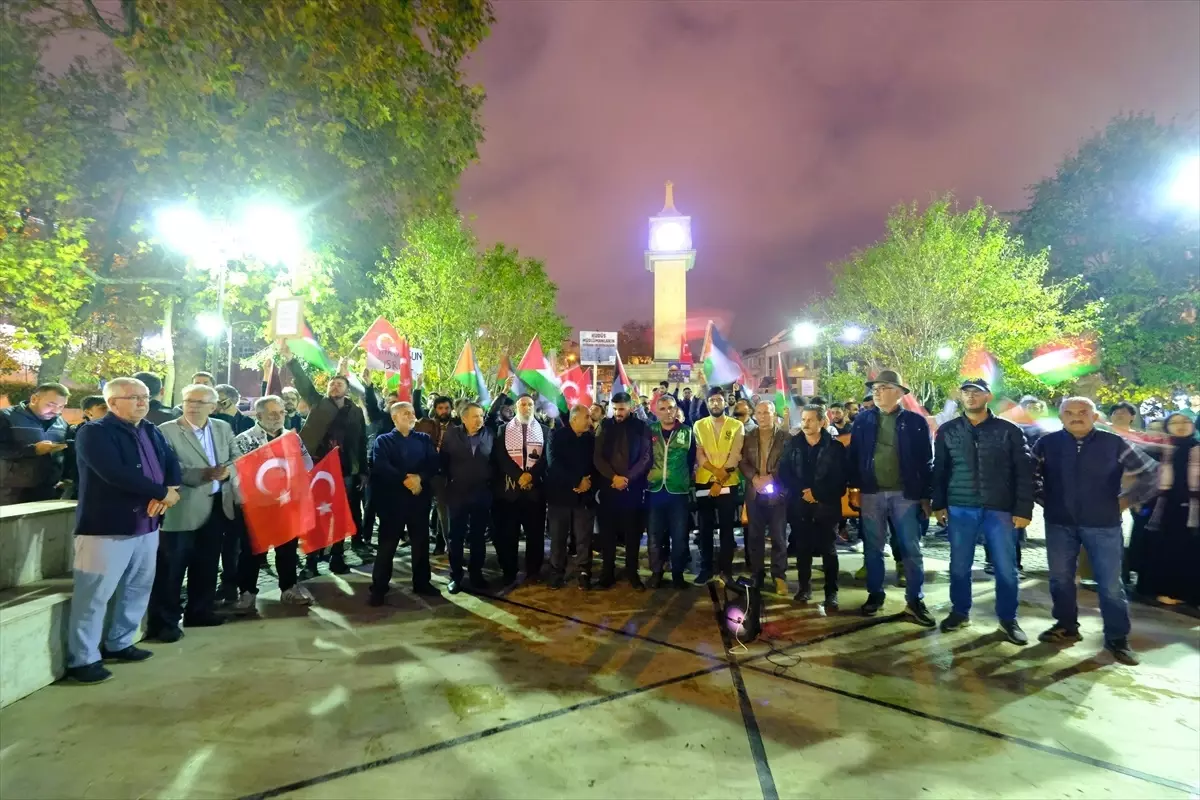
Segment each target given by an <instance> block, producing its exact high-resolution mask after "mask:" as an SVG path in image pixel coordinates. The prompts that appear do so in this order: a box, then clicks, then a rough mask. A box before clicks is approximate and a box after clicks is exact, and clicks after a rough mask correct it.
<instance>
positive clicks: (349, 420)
mask: <svg viewBox="0 0 1200 800" xmlns="http://www.w3.org/2000/svg"><path fill="white" fill-rule="evenodd" d="M280 352H281V353H282V355H283V357H284V358H286V359H287V366H288V369H289V370H290V371H291V373H292V382H293V383H294V384H295V386H296V390H297V391H298V392H300V396H301V397H302V398H303V399H304V402H305V403H307V404H308V408H309V412H308V419H306V420H305V421H304V427H303V428H302V429H301V430H300V439H301V440H302V441H303V442H304V446H305V447H307V448H308V451H309V452H310V453H312V455H313V458H315V459H316V460H318V461H320V460H321V459H323V458H324V457H325V455H326V454H328V453H329V452H330V451H331V450H333V448H335V447H337V448H338V450H339V452H340V453H341V460H342V480H343V481H344V483H345V487H346V497H347V499H348V500H349V502H350V513H351V514H352V515H353V516H354V524H355V526H356V527H357V528H358V534H357V536H359V537H361V536H362V495H363V486H364V485H365V484H366V481H367V472H368V469H367V423H366V420H365V419H364V418H363V413H362V411H361V410H359V408H358V406H356V405H355V404H354V402H353V401H351V400H350V398H349V396H348V392H349V388H350V383H349V381H348V379H347V378H346V376H345V375H344V374H341V370H340V369H339V374H337V375H334V376H332V377H331V378H330V379H329V383H328V385H326V387H325V394H324V395H322V394H321V393H320V392H318V391H317V389H316V387H315V386H313V383H312V380H311V379H310V378H309V377H308V373H306V372H305V371H304V367H302V366H300V362H298V361H297V360H296V359H295V358H292V354H291V351H290V349H289V345H288V343H287V342H284V343H282V345H281V346H280ZM340 366H341V365H339V367H340ZM344 547H345V545H344V543H342V542H338V543H337V544H335V545H334V546H333V547H332V548H331V554H330V557H329V571H330V572H333V573H335V574H338V575H345V574H347V573H349V572H350V567H349V566H347V565H346V557H345V550H344ZM306 572H308V573H310V575H311V576H315V575H316V574H317V554H316V553H312V554H311V555H309V557H308V563H307V565H306Z"/></svg>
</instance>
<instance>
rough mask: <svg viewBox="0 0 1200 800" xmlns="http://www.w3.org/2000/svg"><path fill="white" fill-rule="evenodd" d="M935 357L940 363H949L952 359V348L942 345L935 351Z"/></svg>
mask: <svg viewBox="0 0 1200 800" xmlns="http://www.w3.org/2000/svg"><path fill="white" fill-rule="evenodd" d="M937 357H938V358H939V359H940V360H942V361H949V360H950V359H952V358H954V348H953V347H951V346H950V345H948V344H944V345H942V346H941V347H939V348H938V349H937Z"/></svg>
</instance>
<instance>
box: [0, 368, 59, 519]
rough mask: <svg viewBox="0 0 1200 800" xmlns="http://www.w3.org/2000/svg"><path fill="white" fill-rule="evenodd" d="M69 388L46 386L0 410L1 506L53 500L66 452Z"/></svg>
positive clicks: (51, 384) (44, 384)
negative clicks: (66, 413)
mask: <svg viewBox="0 0 1200 800" xmlns="http://www.w3.org/2000/svg"><path fill="white" fill-rule="evenodd" d="M68 394H69V393H68V391H67V387H65V386H63V385H62V384H59V383H43V384H41V385H40V386H38V387H37V388H36V389H34V390H33V394H32V395H31V396H30V398H29V400H28V402H25V403H21V404H19V405H15V406H9V407H8V408H6V409H4V410H3V411H0V505H2V506H8V505H15V504H17V503H33V502H37V501H38V500H53V499H54V498H56V497H57V496H58V484H59V482H60V481H61V480H62V476H63V464H64V454H63V451H64V450H66V449H67V441H66V440H67V423H66V421H65V420H63V418H62V411H63V409H64V408H66V407H67V395H68Z"/></svg>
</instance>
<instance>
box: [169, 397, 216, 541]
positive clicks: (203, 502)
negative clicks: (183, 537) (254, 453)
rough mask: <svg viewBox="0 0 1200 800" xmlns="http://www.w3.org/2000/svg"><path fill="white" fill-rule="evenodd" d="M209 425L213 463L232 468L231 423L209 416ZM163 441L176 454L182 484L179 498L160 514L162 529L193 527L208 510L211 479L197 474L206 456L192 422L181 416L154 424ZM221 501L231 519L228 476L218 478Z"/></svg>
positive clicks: (195, 526) (201, 519) (176, 529)
mask: <svg viewBox="0 0 1200 800" xmlns="http://www.w3.org/2000/svg"><path fill="white" fill-rule="evenodd" d="M208 424H209V425H210V426H212V435H213V450H214V451H215V453H216V456H217V465H218V466H221V465H225V466H228V467H229V468H230V470H231V471H232V469H233V466H232V465H233V458H234V450H233V427H232V426H231V425H230V424H229V423H228V422H225V421H223V420H219V419H212V418H209V420H208ZM158 429H159V431H161V432H162V435H163V436H165V437H166V439H167V444H169V445H171V448H172V449H173V450H174V451H175V455H177V456H178V457H179V467H180V470H181V472H182V473H183V485H182V486H180V487H179V502H178V503H176V504H175V505H173V506H172V507H171V508H168V509H167V513H166V515H165V516H164V517H163V524H162V529H163V530H164V531H194V530H196V529H197V528H199V527H200V526H201V525H203V524H204V523H205V522H207V521H208V518H209V516H210V515H211V514H212V488H211V487H212V482H211V481H206V480H204V479H203V478H202V477H200V476H201V473H202V471H203V470H205V469H208V467H209V463H208V456H207V455H205V453H204V446H203V445H201V444H200V440H199V439H197V438H196V434H195V432H194V431H193V430H192V425H191V423H189V422H188V421H187V420H186V419H184V418H183V417H180V418H179V419H173V420H171V421H170V422H164V423H163V424H162V425H159V426H158ZM221 505H222V507H223V508H224V510H225V517H226V519H233V488H232V486H231V485H230V482H229V480H225V481H222V482H221Z"/></svg>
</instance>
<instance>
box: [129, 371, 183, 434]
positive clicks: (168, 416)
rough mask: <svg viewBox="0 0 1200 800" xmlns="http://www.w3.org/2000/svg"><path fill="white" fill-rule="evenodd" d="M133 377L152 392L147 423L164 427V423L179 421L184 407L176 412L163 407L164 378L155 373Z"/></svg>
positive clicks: (145, 373) (138, 373)
mask: <svg viewBox="0 0 1200 800" xmlns="http://www.w3.org/2000/svg"><path fill="white" fill-rule="evenodd" d="M133 377H135V378H137V379H138V380H139V381H141V382H142V383H144V384H146V388H147V389H149V390H150V410H149V411H148V412H146V421H147V422H149V423H150V424H151V425H162V424H163V423H164V422H170V421H171V420H173V419H179V416H180V414H182V406H181V407H180V409H181V410H180V411H176V410H175V409H174V408H170V407H168V406H165V405H163V382H162V378H160V377H158V376H157V375H155V374H154V373H153V372H137V373H134V376H133Z"/></svg>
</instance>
